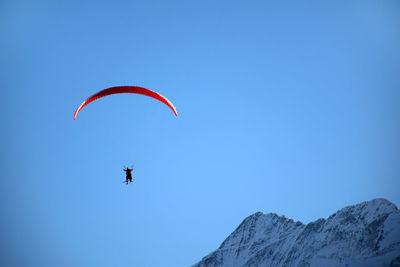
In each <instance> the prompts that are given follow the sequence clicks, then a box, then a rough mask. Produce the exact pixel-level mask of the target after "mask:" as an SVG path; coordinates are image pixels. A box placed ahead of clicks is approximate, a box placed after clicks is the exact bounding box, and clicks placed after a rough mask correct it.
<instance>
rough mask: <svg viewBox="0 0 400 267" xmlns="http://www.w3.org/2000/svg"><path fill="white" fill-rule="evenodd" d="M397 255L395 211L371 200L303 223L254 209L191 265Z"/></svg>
mask: <svg viewBox="0 0 400 267" xmlns="http://www.w3.org/2000/svg"><path fill="white" fill-rule="evenodd" d="M399 255H400V212H399V210H398V209H397V207H396V206H395V205H394V204H393V203H391V202H390V201H388V200H386V199H373V200H371V201H365V202H362V203H359V204H357V205H353V206H347V207H345V208H343V209H341V210H339V211H337V212H336V213H334V214H332V215H331V216H329V217H328V218H327V219H324V218H321V219H318V220H316V221H314V222H311V223H309V224H307V225H305V224H303V223H301V222H299V221H297V222H295V221H293V220H292V219H290V218H286V217H285V216H278V215H277V214H275V213H268V214H264V213H262V212H256V213H254V214H253V215H250V216H248V217H247V218H245V219H244V220H243V222H242V223H241V224H240V225H239V226H238V227H237V228H236V229H235V231H233V232H232V234H230V235H229V236H228V237H227V238H226V239H225V240H224V242H223V243H222V244H221V245H220V247H219V248H218V249H217V250H216V251H214V252H212V253H211V254H209V255H208V256H206V257H204V258H203V259H202V260H201V261H200V262H199V263H198V264H196V265H195V266H196V267H201V266H259V265H262V266H298V265H306V266H308V265H310V266H326V265H329V266H339V265H340V266H343V265H346V264H348V265H349V266H358V264H360V265H361V266H375V265H378V264H379V265H385V266H386V265H389V264H397V262H399V263H400V258H397V257H398V256H399Z"/></svg>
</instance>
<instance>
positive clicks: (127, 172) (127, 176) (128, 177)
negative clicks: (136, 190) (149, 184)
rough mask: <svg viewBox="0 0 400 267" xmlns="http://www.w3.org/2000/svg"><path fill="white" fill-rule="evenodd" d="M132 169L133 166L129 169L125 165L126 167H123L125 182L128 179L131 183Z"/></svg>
mask: <svg viewBox="0 0 400 267" xmlns="http://www.w3.org/2000/svg"><path fill="white" fill-rule="evenodd" d="M132 171H133V168H132V169H129V168H128V167H126V169H124V172H125V174H126V184H128V181H129V182H130V183H132Z"/></svg>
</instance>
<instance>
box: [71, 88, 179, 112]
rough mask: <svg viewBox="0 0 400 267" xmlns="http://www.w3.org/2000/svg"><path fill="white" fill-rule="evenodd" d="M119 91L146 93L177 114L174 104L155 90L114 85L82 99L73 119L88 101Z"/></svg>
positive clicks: (118, 92) (119, 92)
mask: <svg viewBox="0 0 400 267" xmlns="http://www.w3.org/2000/svg"><path fill="white" fill-rule="evenodd" d="M121 93H131V94H140V95H146V96H149V97H152V98H155V99H157V100H159V101H161V102H163V103H164V104H165V105H167V106H168V107H169V108H170V109H172V111H173V112H174V114H175V116H178V113H177V112H176V109H175V107H174V105H172V103H171V102H170V101H169V100H168V99H167V98H165V97H163V96H162V95H160V94H159V93H157V92H154V91H151V90H149V89H146V88H143V87H138V86H116V87H111V88H107V89H104V90H102V91H100V92H98V93H96V94H94V95H92V96H91V97H89V98H88V99H86V100H85V101H83V103H82V104H81V105H80V106H79V108H78V109H77V110H76V111H75V114H74V120H75V119H76V116H77V115H78V113H79V111H81V109H82V108H83V107H84V106H86V105H87V104H89V103H90V102H93V101H95V100H96V99H99V98H101V97H103V96H108V95H113V94H121Z"/></svg>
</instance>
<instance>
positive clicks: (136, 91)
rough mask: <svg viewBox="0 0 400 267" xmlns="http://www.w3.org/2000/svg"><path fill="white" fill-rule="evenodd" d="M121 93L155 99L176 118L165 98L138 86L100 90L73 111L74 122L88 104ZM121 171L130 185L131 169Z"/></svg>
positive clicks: (171, 106)
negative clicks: (165, 106) (166, 107)
mask: <svg viewBox="0 0 400 267" xmlns="http://www.w3.org/2000/svg"><path fill="white" fill-rule="evenodd" d="M122 93H131V94H141V95H145V96H149V97H152V98H154V99H157V100H158V101H160V102H162V103H164V104H165V105H167V106H168V107H169V108H170V109H171V110H172V111H173V112H174V114H175V116H178V113H177V112H176V109H175V107H174V105H172V103H171V102H170V101H169V100H168V99H167V98H165V97H164V96H162V95H160V94H159V93H157V92H154V91H152V90H149V89H146V88H143V87H138V86H115V87H110V88H107V89H104V90H101V91H100V92H98V93H96V94H94V95H92V96H90V97H89V98H87V99H86V100H85V101H83V102H82V104H81V105H80V106H79V107H78V109H77V110H76V111H75V114H74V120H75V119H76V116H77V115H78V113H79V112H80V111H81V109H82V108H84V107H85V106H86V105H88V104H89V103H91V102H93V101H95V100H97V99H99V98H102V97H104V96H108V95H113V94H122ZM123 170H124V171H125V174H126V178H125V181H124V182H125V183H126V184H128V183H132V181H133V179H132V171H133V167H132V168H131V169H129V168H128V167H126V168H125V169H123Z"/></svg>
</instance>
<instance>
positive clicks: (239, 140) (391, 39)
mask: <svg viewBox="0 0 400 267" xmlns="http://www.w3.org/2000/svg"><path fill="white" fill-rule="evenodd" d="M278 2H279V4H278ZM0 25H1V26H0V88H1V89H0V99H1V103H0V104H1V105H0V109H1V114H2V118H3V119H2V126H1V131H0V135H1V138H0V140H1V141H0V142H1V143H0V145H1V168H2V175H1V180H0V181H1V183H0V207H1V220H0V236H1V241H0V242H1V250H0V251H1V252H0V261H1V262H0V265H2V266H12V265H13V264H14V265H15V266H85V267H86V266H189V265H191V264H194V263H196V262H197V261H198V260H200V259H201V257H203V256H205V255H206V254H208V253H209V252H211V251H212V250H214V249H216V248H217V247H218V246H219V245H220V243H221V242H222V241H223V240H224V238H225V237H227V236H228V235H229V234H230V233H231V232H232V231H233V230H234V229H235V228H236V227H237V226H238V225H239V223H240V222H241V221H242V220H243V219H244V218H245V217H246V216H248V215H251V214H252V213H254V212H256V211H262V212H265V213H268V212H276V213H278V214H279V215H286V216H288V217H291V218H294V219H295V220H301V221H303V222H305V223H308V222H310V221H314V220H316V219H318V218H320V217H326V216H328V215H330V214H331V213H333V212H335V211H336V210H338V209H340V208H342V207H344V206H346V205H350V204H355V203H358V202H361V201H365V200H370V199H373V198H378V197H383V198H387V199H388V200H390V201H392V202H394V203H395V204H397V205H399V204H400V194H399V188H400V180H399V174H400V138H399V136H400V128H399V122H400V49H399V47H400V4H399V2H398V1H334V2H327V1H323V2H321V1H307V2H302V3H299V2H296V1H283V2H282V1H276V2H272V1H269V2H268V1H240V2H239V1H181V2H175V1H142V2H137V1H126V2H120V1H108V2H106V1H75V2H73V1H63V2H61V1H15V0H13V1H11V0H10V1H7V0H6V1H2V2H1V4H0ZM116 85H138V86H143V87H147V88H149V89H152V90H156V91H158V92H160V93H161V94H163V95H164V96H166V97H167V98H168V99H170V100H171V101H172V102H173V103H174V105H175V106H176V108H177V110H178V113H179V116H178V117H175V116H174V115H173V113H172V112H171V110H170V109H168V107H166V106H165V105H163V104H161V103H159V102H158V101H155V100H153V99H150V98H147V97H144V96H139V95H126V94H125V95H117V96H109V97H107V98H104V99H101V100H99V101H97V102H94V103H92V104H90V105H89V106H87V107H85V108H84V109H83V110H82V111H81V113H80V114H79V116H78V118H77V120H76V121H74V120H73V114H74V111H75V109H76V108H77V107H78V106H79V104H80V103H81V102H82V101H83V100H84V99H85V98H86V97H88V96H90V95H91V94H93V93H95V92H97V91H99V90H101V89H104V88H107V87H111V86H116ZM131 164H134V167H135V173H134V180H135V182H134V184H133V185H130V186H126V185H124V184H122V180H123V179H124V173H123V171H122V168H123V166H124V165H131Z"/></svg>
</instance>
